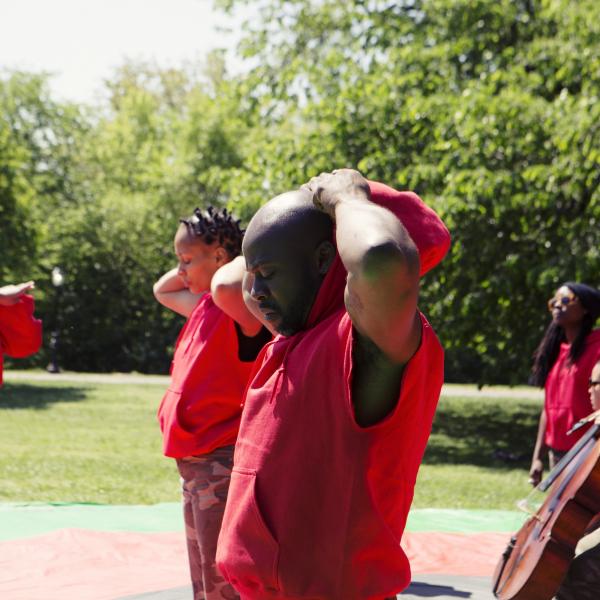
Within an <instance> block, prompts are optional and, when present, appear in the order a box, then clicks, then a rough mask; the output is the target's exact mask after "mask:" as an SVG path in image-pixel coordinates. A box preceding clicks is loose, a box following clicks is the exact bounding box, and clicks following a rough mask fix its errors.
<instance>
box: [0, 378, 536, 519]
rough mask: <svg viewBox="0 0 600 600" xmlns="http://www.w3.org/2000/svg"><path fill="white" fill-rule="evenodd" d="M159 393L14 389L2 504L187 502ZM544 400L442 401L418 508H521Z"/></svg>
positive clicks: (152, 389) (2, 440) (2, 397)
mask: <svg viewBox="0 0 600 600" xmlns="http://www.w3.org/2000/svg"><path fill="white" fill-rule="evenodd" d="M163 391H164V390H163V388H162V387H161V386H159V385H114V384H80V383H55V382H49V383H47V382H36V383H33V382H31V383H30V382H23V383H16V382H14V381H13V382H5V384H4V387H2V388H0V502H40V501H41V502H98V503H111V504H151V503H156V502H169V501H178V500H179V482H178V474H177V470H176V468H175V464H174V461H172V460H170V459H166V458H164V457H163V455H162V452H161V438H160V434H159V429H158V424H157V422H156V417H155V414H156V408H157V406H158V403H159V402H160V399H161V396H162V393H163ZM539 411H540V402H539V400H531V399H525V398H524V399H519V398H514V397H513V398H508V397H507V398H484V397H477V398H454V397H453V398H450V397H442V399H441V400H440V406H439V409H438V413H437V416H436V420H435V424H434V428H433V433H432V436H431V438H430V442H429V446H428V448H427V452H426V455H425V460H424V464H423V466H422V467H421V470H420V473H419V479H418V482H417V489H416V492H415V501H414V506H415V507H416V508H427V507H437V508H486V509H492V508H497V509H509V510H511V509H514V508H515V501H516V500H517V499H519V498H522V497H524V496H525V495H526V494H527V492H528V491H529V486H528V485H527V468H528V465H529V459H530V453H531V450H532V448H533V443H534V440H535V433H536V429H537V419H538V417H539Z"/></svg>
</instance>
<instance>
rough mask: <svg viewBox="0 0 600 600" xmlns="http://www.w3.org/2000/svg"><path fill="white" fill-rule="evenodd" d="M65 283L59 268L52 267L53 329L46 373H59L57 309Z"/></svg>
mask: <svg viewBox="0 0 600 600" xmlns="http://www.w3.org/2000/svg"><path fill="white" fill-rule="evenodd" d="M64 282H65V275H64V273H63V272H62V269H61V268H60V267H54V268H53V269H52V285H53V286H54V288H55V292H54V329H53V331H51V332H50V362H49V363H48V366H47V367H46V371H48V373H60V367H59V366H58V344H59V328H58V323H59V318H58V309H59V306H60V294H61V292H62V285H63V283H64Z"/></svg>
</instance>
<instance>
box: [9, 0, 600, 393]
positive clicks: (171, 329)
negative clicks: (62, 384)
mask: <svg viewBox="0 0 600 600" xmlns="http://www.w3.org/2000/svg"><path fill="white" fill-rule="evenodd" d="M216 5H217V6H219V7H221V8H222V9H224V10H227V11H236V10H240V9H243V8H245V7H248V6H250V5H252V11H251V13H250V14H251V15H252V17H251V20H249V22H248V23H247V24H246V27H245V29H246V34H245V37H244V39H243V40H242V42H241V44H240V48H239V54H240V56H242V57H244V58H245V65H246V69H245V70H244V72H243V73H242V74H240V75H237V76H235V77H233V76H229V75H228V74H227V72H226V70H225V67H224V60H223V54H222V53H219V52H215V53H213V54H212V55H211V56H209V57H208V58H207V61H206V64H205V65H204V67H203V68H199V67H198V65H188V66H186V67H182V68H181V69H167V70H161V69H158V68H156V67H154V66H153V65H148V64H135V63H129V64H125V65H123V66H122V67H121V68H120V69H119V70H118V71H117V72H116V73H115V74H114V77H112V78H111V80H110V81H109V82H107V89H108V92H109V95H110V96H109V100H108V103H107V104H106V105H102V106H100V107H92V108H90V107H87V108H86V107H72V106H68V105H61V104H58V103H56V102H55V101H53V100H52V99H51V98H50V97H49V96H48V93H47V90H46V87H45V81H44V78H43V77H41V76H37V75H24V74H12V75H9V76H7V77H5V78H4V79H2V80H0V92H1V94H0V110H1V111H2V117H3V119H2V120H1V121H0V201H1V202H0V243H1V244H2V247H1V252H2V264H1V265H0V277H2V279H3V280H5V279H8V280H10V279H15V280H16V279H25V278H29V277H31V276H34V277H36V278H37V279H38V280H39V287H40V288H41V289H40V292H39V296H38V297H39V299H40V302H39V309H40V311H41V314H42V315H43V316H44V317H45V318H46V322H47V323H48V324H50V323H53V315H54V306H55V296H54V290H51V289H49V286H48V283H47V275H48V273H49V271H50V269H51V267H52V266H53V265H55V264H60V265H61V266H63V267H64V268H65V271H66V273H67V278H68V279H67V285H66V286H65V288H64V291H63V293H62V296H61V299H60V302H61V306H62V309H61V311H60V312H61V314H62V315H63V319H64V327H65V328H66V334H65V335H66V337H65V340H66V342H65V346H63V352H64V358H65V361H66V366H68V367H71V368H81V369H87V370H96V369H100V370H110V369H136V370H141V371H154V370H159V371H160V370H162V371H164V370H165V369H166V367H167V365H168V348H169V344H170V343H172V341H173V339H174V337H175V332H176V330H177V328H178V327H179V321H178V320H176V319H174V317H173V316H172V315H170V314H168V312H166V311H163V310H161V309H159V308H157V306H156V304H155V302H154V300H153V299H152V297H151V293H150V289H151V284H152V283H153V281H154V280H155V279H156V277H158V275H159V274H160V273H161V272H162V271H164V270H166V269H167V268H169V267H170V266H171V265H172V262H173V258H172V255H171V250H170V244H171V239H172V236H173V232H174V229H175V226H176V223H177V219H178V218H179V217H181V216H183V215H185V214H188V213H189V212H190V211H191V209H192V208H193V207H194V206H195V205H204V204H207V203H208V202H211V203H216V204H222V205H227V206H228V207H229V208H231V209H233V210H234V211H235V212H236V213H237V214H238V215H239V216H241V217H242V218H243V220H244V221H247V220H248V219H249V218H250V217H251V215H252V214H253V212H254V211H255V210H256V209H257V207H259V206H260V205H261V204H262V203H264V202H265V201H266V200H267V199H268V198H270V197H271V196H273V195H275V194H277V193H280V192H282V191H285V190H287V189H290V188H293V187H296V186H298V185H299V184H301V183H303V182H304V181H306V180H307V179H309V178H310V177H312V176H313V175H316V174H317V173H319V172H320V171H324V170H330V169H332V168H335V167H341V166H350V167H356V168H358V169H360V170H361V171H362V172H363V173H364V174H365V175H366V176H368V177H369V178H371V179H376V180H380V181H384V182H386V183H388V184H390V185H393V186H395V187H397V188H400V189H402V188H404V189H407V188H408V189H413V190H415V191H416V192H417V193H419V194H420V195H421V196H422V197H423V198H424V200H425V201H426V202H427V203H429V204H430V205H432V206H433V207H434V208H435V209H436V210H438V211H439V212H440V214H441V215H442V216H443V218H444V219H445V221H446V222H447V224H448V226H449V228H450V230H451V233H452V236H453V245H452V249H451V251H450V254H449V256H448V257H447V258H446V260H445V261H444V263H443V264H442V265H441V266H440V267H439V268H438V269H436V270H435V271H434V272H433V273H431V274H430V275H428V276H427V278H426V279H425V280H424V282H423V286H422V290H423V291H422V301H421V305H422V308H423V310H424V311H425V312H426V313H427V315H428V316H429V317H430V319H431V321H432V323H433V325H434V326H435V328H436V330H437V331H438V333H439V335H440V337H441V339H442V342H443V343H444V346H445V347H446V349H447V376H448V379H449V380H452V381H477V382H479V383H485V382H503V383H517V382H524V381H526V379H527V375H528V370H529V366H530V363H531V354H532V352H533V350H534V349H535V347H536V345H537V343H538V341H539V339H540V337H541V335H542V332H543V329H544V327H545V325H546V323H547V316H546V313H545V300H546V298H548V297H549V296H550V295H551V293H552V291H553V289H554V288H555V287H557V286H558V284H559V283H560V282H561V281H565V280H569V279H575V280H582V281H586V282H587V283H590V284H592V285H596V286H600V280H599V279H598V273H599V272H600V229H599V228H598V223H600V135H599V134H600V102H598V98H599V95H600V44H598V40H599V39H600V4H598V3H597V2H594V1H593V0H581V1H579V2H569V1H568V0H516V1H514V0H475V1H472V0H468V1H467V0H402V1H401V2H389V1H387V0H347V1H346V2H343V3H340V2H336V1H334V0H318V1H317V0H285V1H284V0H258V1H253V2H252V3H250V2H248V0H219V1H217V2H216ZM52 326H53V325H52ZM37 360H38V361H43V360H44V357H43V355H41V356H40V357H38V358H37Z"/></svg>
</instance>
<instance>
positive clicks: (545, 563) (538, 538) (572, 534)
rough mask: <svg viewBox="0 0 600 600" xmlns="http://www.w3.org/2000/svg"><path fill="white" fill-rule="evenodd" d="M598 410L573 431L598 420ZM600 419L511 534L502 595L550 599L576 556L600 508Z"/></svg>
mask: <svg viewBox="0 0 600 600" xmlns="http://www.w3.org/2000/svg"><path fill="white" fill-rule="evenodd" d="M595 416H596V413H592V415H590V416H589V417H586V418H585V419H583V420H582V421H580V422H579V423H577V424H576V425H575V427H573V429H572V431H574V430H575V429H578V428H579V427H581V426H583V425H585V424H586V423H587V422H588V421H590V420H592V419H593V418H594V417H595ZM598 437H600V425H592V426H591V427H590V428H589V429H588V431H586V433H585V434H584V435H583V437H582V438H581V439H580V440H579V441H578V442H577V443H576V444H575V445H574V446H573V448H571V450H569V452H567V454H566V455H565V456H564V457H563V458H562V459H561V460H560V461H559V462H558V464H557V465H556V466H555V467H554V469H552V471H551V472H550V473H549V475H548V477H547V478H546V479H544V480H543V481H542V482H541V483H540V484H539V485H538V486H537V488H536V490H539V491H541V492H546V491H548V495H547V497H546V498H545V500H544V502H543V503H542V506H541V507H540V508H539V509H538V510H537V512H535V514H533V515H531V516H530V517H529V518H528V519H527V520H526V521H525V523H524V524H523V526H522V527H521V529H520V530H519V531H518V532H517V533H516V534H515V535H514V536H513V537H512V538H511V539H510V542H509V544H508V546H507V548H506V550H505V551H504V553H503V554H502V557H501V558H500V560H499V562H498V564H497V566H496V570H495V572H494V575H493V578H492V583H493V593H494V596H495V597H496V598H499V599H500V600H550V599H551V598H552V597H553V596H554V595H555V593H556V592H557V591H558V588H559V587H560V584H561V583H562V580H563V579H564V576H565V575H566V573H567V569H568V568H569V565H570V563H571V561H572V559H573V557H574V556H575V547H576V546H577V542H578V541H579V540H580V539H581V538H582V537H583V536H584V534H585V533H586V530H587V529H588V527H589V525H590V523H591V522H592V521H593V520H594V519H595V517H596V515H598V513H600V443H599V442H598Z"/></svg>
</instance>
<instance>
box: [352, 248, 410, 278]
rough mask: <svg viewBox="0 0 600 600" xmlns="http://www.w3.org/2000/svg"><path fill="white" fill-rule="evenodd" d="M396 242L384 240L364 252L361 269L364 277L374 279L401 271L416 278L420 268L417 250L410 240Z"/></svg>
mask: <svg viewBox="0 0 600 600" xmlns="http://www.w3.org/2000/svg"><path fill="white" fill-rule="evenodd" d="M409 242H410V243H403V244H398V243H397V242H394V241H386V242H382V243H379V244H375V245H373V246H371V247H370V248H369V249H368V250H367V251H366V252H365V254H364V256H363V260H362V271H363V274H364V276H365V278H366V279H369V280H376V279H380V278H382V277H389V276H390V275H393V274H394V273H403V274H405V275H408V276H416V277H417V278H418V275H419V270H420V260H419V251H418V250H417V248H416V246H415V245H414V243H412V240H409Z"/></svg>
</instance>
